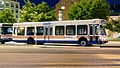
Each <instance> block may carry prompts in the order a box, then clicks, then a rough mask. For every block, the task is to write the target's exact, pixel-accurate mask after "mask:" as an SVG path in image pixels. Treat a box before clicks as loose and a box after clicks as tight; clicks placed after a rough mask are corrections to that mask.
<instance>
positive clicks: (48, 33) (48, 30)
mask: <svg viewBox="0 0 120 68" xmlns="http://www.w3.org/2000/svg"><path fill="white" fill-rule="evenodd" d="M51 35H52V27H51V26H45V27H44V42H45V43H49V42H50V38H51Z"/></svg>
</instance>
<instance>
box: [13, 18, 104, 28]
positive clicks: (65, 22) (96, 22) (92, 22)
mask: <svg viewBox="0 0 120 68" xmlns="http://www.w3.org/2000/svg"><path fill="white" fill-rule="evenodd" d="M102 20H103V19H89V20H67V21H47V22H22V23H14V24H13V25H14V26H37V25H66V24H67V25H69V24H70V25H75V24H100V23H101V21H102Z"/></svg>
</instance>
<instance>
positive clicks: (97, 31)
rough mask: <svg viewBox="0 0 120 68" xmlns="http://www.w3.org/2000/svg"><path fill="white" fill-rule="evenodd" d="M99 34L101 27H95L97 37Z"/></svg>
mask: <svg viewBox="0 0 120 68" xmlns="http://www.w3.org/2000/svg"><path fill="white" fill-rule="evenodd" d="M98 33H99V25H95V35H98Z"/></svg>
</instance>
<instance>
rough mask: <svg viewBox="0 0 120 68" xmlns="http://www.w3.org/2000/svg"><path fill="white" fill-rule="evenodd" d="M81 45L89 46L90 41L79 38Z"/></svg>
mask: <svg viewBox="0 0 120 68" xmlns="http://www.w3.org/2000/svg"><path fill="white" fill-rule="evenodd" d="M79 45H80V46H88V41H87V40H86V39H80V40H79Z"/></svg>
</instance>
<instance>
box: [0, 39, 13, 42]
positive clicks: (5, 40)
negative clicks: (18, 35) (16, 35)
mask: <svg viewBox="0 0 120 68" xmlns="http://www.w3.org/2000/svg"><path fill="white" fill-rule="evenodd" d="M3 41H4V42H8V41H12V38H2V39H0V42H3Z"/></svg>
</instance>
